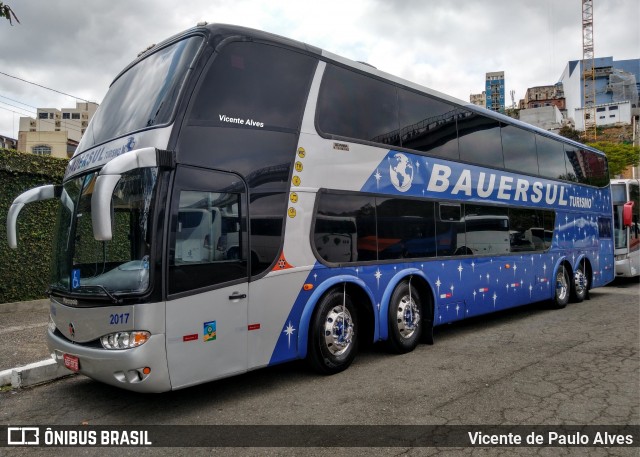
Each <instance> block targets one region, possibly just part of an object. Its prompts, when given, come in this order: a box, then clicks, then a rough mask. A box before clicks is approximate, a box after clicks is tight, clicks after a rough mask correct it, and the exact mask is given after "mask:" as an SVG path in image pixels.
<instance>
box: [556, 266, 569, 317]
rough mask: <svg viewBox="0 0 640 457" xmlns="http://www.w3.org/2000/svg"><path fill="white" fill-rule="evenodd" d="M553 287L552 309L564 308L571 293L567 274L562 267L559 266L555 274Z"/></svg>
mask: <svg viewBox="0 0 640 457" xmlns="http://www.w3.org/2000/svg"><path fill="white" fill-rule="evenodd" d="M554 287H555V289H554V290H555V292H554V297H553V307H554V308H556V309H561V308H564V307H565V306H567V303H569V295H570V293H571V282H570V279H569V272H568V271H567V269H566V268H565V266H564V265H560V267H559V268H558V271H557V272H556V278H555V282H554Z"/></svg>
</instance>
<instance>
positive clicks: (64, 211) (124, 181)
mask: <svg viewBox="0 0 640 457" xmlns="http://www.w3.org/2000/svg"><path fill="white" fill-rule="evenodd" d="M97 175H98V173H97V172H93V173H89V174H87V175H84V176H80V177H76V178H74V179H71V180H69V181H67V182H66V183H65V184H64V189H63V192H62V195H61V205H60V208H59V210H58V221H57V227H56V239H55V241H54V249H55V251H54V257H53V268H52V278H51V279H52V280H51V288H52V289H53V290H58V291H63V292H73V293H90V294H94V295H95V294H99V295H100V294H102V295H107V296H111V297H112V294H113V293H139V292H144V291H145V290H147V288H148V287H149V253H150V240H149V236H150V229H151V227H150V221H151V218H150V212H151V207H152V202H153V197H154V190H155V184H156V180H157V169H156V168H138V169H136V170H134V171H131V172H128V173H125V174H123V175H122V178H121V179H120V181H119V182H118V184H117V186H116V188H115V190H114V192H113V196H112V199H111V205H112V210H113V238H112V240H111V241H97V240H95V238H94V237H93V229H92V223H91V196H92V194H93V190H94V187H95V183H96V179H97ZM112 298H113V297H112Z"/></svg>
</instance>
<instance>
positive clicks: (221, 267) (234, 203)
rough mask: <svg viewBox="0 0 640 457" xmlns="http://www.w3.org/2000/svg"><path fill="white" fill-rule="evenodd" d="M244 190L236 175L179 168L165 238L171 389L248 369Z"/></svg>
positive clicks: (243, 185) (245, 195) (243, 184)
mask: <svg viewBox="0 0 640 457" xmlns="http://www.w3.org/2000/svg"><path fill="white" fill-rule="evenodd" d="M246 208H247V192H246V186H245V183H244V181H243V180H242V179H241V178H240V177H239V176H237V175H234V174H232V173H223V172H217V171H211V170H203V169H200V168H194V167H188V166H179V167H178V169H177V170H176V176H175V183H174V188H173V192H172V200H171V216H170V222H169V228H170V233H169V237H168V268H167V270H168V271H167V276H166V277H167V297H168V298H167V302H166V303H167V304H166V337H167V362H168V365H169V376H170V378H171V386H172V388H174V389H175V388H179V387H186V386H189V385H192V384H195V383H200V382H205V381H209V380H213V379H217V378H222V377H225V376H230V375H233V374H237V373H242V372H244V371H246V370H247V303H248V297H247V294H248V283H247V281H248V262H247V221H246Z"/></svg>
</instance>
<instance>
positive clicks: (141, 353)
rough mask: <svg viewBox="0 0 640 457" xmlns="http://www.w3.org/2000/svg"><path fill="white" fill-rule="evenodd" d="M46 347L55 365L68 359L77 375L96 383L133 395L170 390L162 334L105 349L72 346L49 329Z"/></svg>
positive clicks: (61, 363) (63, 363) (72, 344)
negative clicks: (127, 346)
mask: <svg viewBox="0 0 640 457" xmlns="http://www.w3.org/2000/svg"><path fill="white" fill-rule="evenodd" d="M47 346H48V347H49V351H50V352H51V356H52V357H53V358H54V360H55V361H56V362H57V363H59V364H60V365H62V366H65V358H66V359H67V360H71V361H73V362H74V363H77V372H78V373H82V374H83V375H85V376H88V377H90V378H92V379H95V380H96V381H100V382H104V383H105V384H110V385H112V386H116V387H120V388H122V389H127V390H132V391H135V392H166V391H168V390H171V382H170V380H169V372H168V369H167V357H166V345H165V338H164V335H151V337H150V338H149V340H148V341H147V342H146V343H144V344H143V345H142V346H138V347H136V348H133V349H123V350H107V349H102V348H94V347H87V346H82V345H79V344H74V343H72V342H71V341H69V340H67V339H65V338H61V337H59V336H57V335H54V334H53V333H52V332H51V330H48V331H47ZM74 358H75V359H74Z"/></svg>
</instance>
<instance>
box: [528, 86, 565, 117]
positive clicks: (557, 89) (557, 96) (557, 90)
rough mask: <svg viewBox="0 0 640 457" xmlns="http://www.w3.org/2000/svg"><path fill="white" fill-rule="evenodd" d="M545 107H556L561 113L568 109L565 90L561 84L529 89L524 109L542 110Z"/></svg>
mask: <svg viewBox="0 0 640 457" xmlns="http://www.w3.org/2000/svg"><path fill="white" fill-rule="evenodd" d="M543 106H555V107H557V108H558V109H559V110H560V111H564V110H565V109H566V103H565V98H564V90H563V88H562V84H561V83H557V84H554V85H553V86H537V87H530V88H528V89H527V92H526V93H525V96H524V104H523V108H524V109H530V108H542V107H543Z"/></svg>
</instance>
